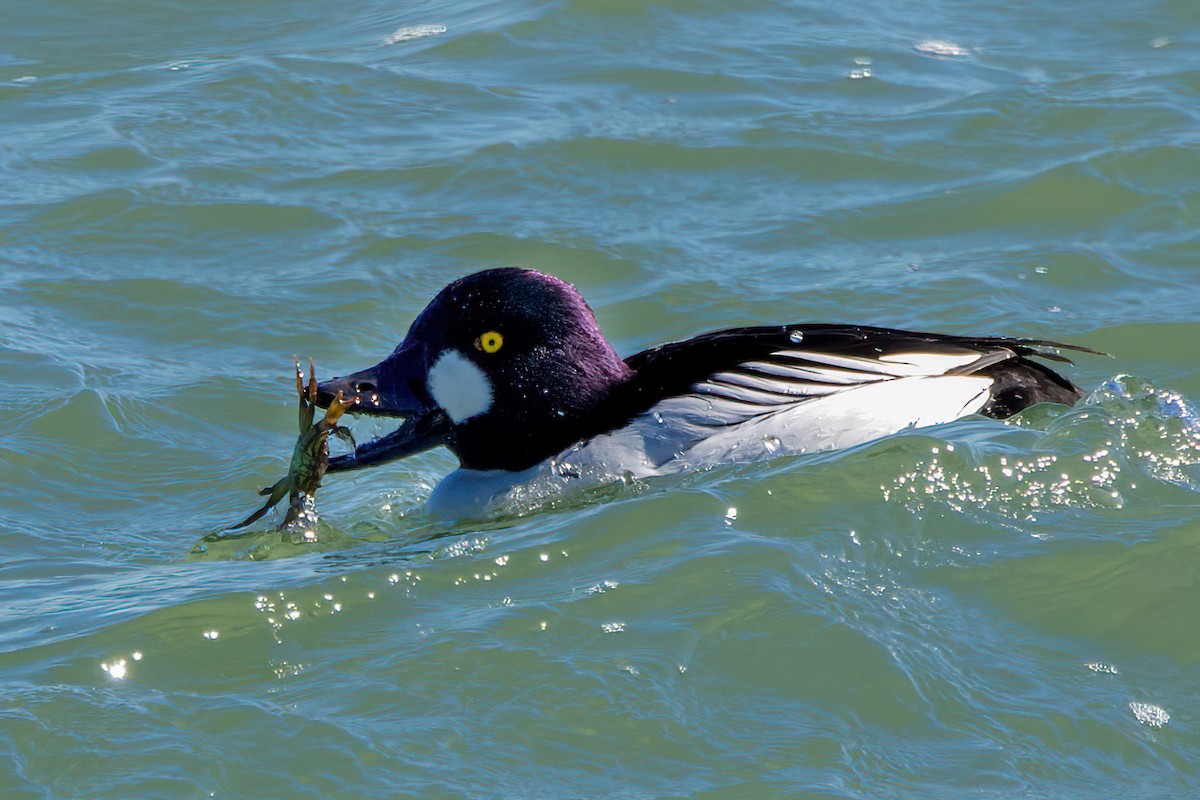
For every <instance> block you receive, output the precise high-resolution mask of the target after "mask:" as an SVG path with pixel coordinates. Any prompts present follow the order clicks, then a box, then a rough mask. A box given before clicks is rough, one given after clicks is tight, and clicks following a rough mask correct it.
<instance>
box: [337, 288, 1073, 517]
mask: <svg viewBox="0 0 1200 800" xmlns="http://www.w3.org/2000/svg"><path fill="white" fill-rule="evenodd" d="M1063 348H1065V349H1071V350H1079V351H1084V352H1094V351H1089V350H1087V349H1086V348H1081V347H1075V346H1071V345H1062V344H1055V343H1053V342H1044V341H1035V340H1029V339H1011V338H1005V337H972V336H946V335H941V334H933V333H915V332H912V331H901V330H890V329H886V328H870V327H864V326H860V325H825V324H814V325H803V324H800V325H772V326H767V327H754V328H734V329H731V330H723V331H716V332H713V333H706V334H702V335H700V336H696V337H694V338H692V339H688V340H687V341H682V342H671V343H669V344H663V345H659V346H658V347H655V348H652V349H650V350H646V351H644V352H641V353H637V354H636V355H632V356H630V357H628V358H626V359H622V358H621V357H620V356H618V355H617V353H616V351H615V350H614V349H613V348H612V345H610V344H609V343H608V341H607V340H606V339H605V338H604V334H602V333H601V332H600V327H599V326H598V325H597V324H596V318H595V316H594V315H593V314H592V310H591V308H589V307H588V305H587V303H586V302H584V300H583V298H582V297H581V296H580V294H579V292H578V291H577V290H576V289H575V287H574V286H572V285H571V284H569V283H567V282H565V281H562V280H560V279H558V278H555V277H552V276H550V275H545V274H543V273H540V272H535V271H533V270H528V269H519V268H503V269H490V270H485V271H483V272H478V273H475V274H474V275H468V276H467V277H465V278H462V279H460V280H457V281H455V282H454V283H451V284H450V285H449V286H447V287H446V288H444V289H442V291H441V292H439V293H438V295H437V296H436V297H435V298H434V299H433V301H432V302H430V303H429V305H428V306H426V308H425V310H424V311H422V312H421V314H420V315H419V316H418V317H417V319H416V321H415V322H413V324H412V327H410V328H409V331H408V335H407V336H406V337H405V338H404V341H402V342H401V343H400V344H399V346H397V347H396V349H395V350H394V351H393V352H392V354H391V355H390V356H388V357H387V358H385V359H384V360H383V361H381V362H379V363H378V364H376V365H375V366H373V367H370V368H368V369H365V370H362V371H361V372H356V373H354V374H352V375H347V376H346V377H344V378H335V379H334V380H331V381H326V382H324V383H322V384H321V386H320V395H319V399H318V404H319V405H322V406H327V405H328V403H329V402H330V401H331V400H332V399H333V398H334V397H335V396H336V394H337V392H339V391H341V392H342V393H343V395H344V397H345V398H347V399H349V400H356V401H357V405H356V406H355V407H354V408H353V413H359V414H371V415H381V416H389V417H403V418H404V421H403V422H402V423H401V424H400V426H399V428H398V429H396V430H395V431H393V432H392V433H389V434H387V435H385V436H382V437H380V438H379V439H376V440H374V441H370V442H365V443H363V444H360V445H358V446H357V447H356V448H355V449H354V452H353V453H350V454H346V455H343V456H338V457H334V458H333V459H331V460H330V463H329V471H331V472H334V471H340V470H349V469H357V468H360V467H366V466H371V465H375V464H381V463H384V462H386V461H391V460H393V459H397V458H402V457H404V456H408V455H411V454H413V453H417V452H420V451H422V450H426V449H428V448H431V447H434V446H436V445H445V446H446V447H447V448H449V450H450V451H451V452H452V453H454V455H455V456H457V457H458V461H459V464H460V469H458V470H457V471H455V472H454V473H452V474H451V475H450V476H448V477H447V478H445V479H444V480H443V481H442V482H441V483H440V484H439V485H438V487H437V488H436V489H435V490H434V493H433V496H432V497H431V498H430V502H429V505H430V507H431V508H432V509H433V510H434V511H435V512H436V513H441V514H445V515H455V514H457V515H465V514H472V513H477V512H479V511H481V510H483V508H484V507H486V506H487V504H488V503H489V502H491V501H493V500H494V499H496V498H497V497H498V496H501V495H503V494H505V492H506V491H508V490H510V489H512V488H513V487H514V486H517V485H519V484H521V483H523V482H525V481H527V480H530V479H531V478H533V477H535V476H536V475H537V474H538V473H539V471H542V470H545V469H547V468H548V467H547V465H550V466H551V467H553V468H554V469H556V470H557V473H556V474H558V475H560V476H561V475H568V476H569V475H572V474H578V473H579V471H581V470H589V471H590V474H607V475H610V476H611V477H617V476H621V475H632V476H635V477H646V476H651V475H661V474H666V473H673V472H679V471H682V470H684V469H696V468H699V467H704V466H710V465H713V464H717V463H725V462H730V461H748V460H755V459H759V458H763V457H767V456H771V455H775V454H784V453H806V452H813V451H818V450H831V449H836V448H843V447H850V446H853V445H857V444H861V443H863V442H867V441H870V440H872V439H878V438H880V437H883V436H886V435H888V434H892V433H896V432H898V431H901V430H904V429H907V428H914V427H923V426H927V425H937V424H941V423H945V422H949V421H951V420H954V419H958V418H959V417H964V416H967V415H969V414H983V415H986V416H990V417H996V418H1004V417H1008V416H1011V415H1012V414H1015V413H1017V412H1018V411H1021V410H1022V409H1024V408H1027V407H1029V406H1031V405H1034V404H1035V403H1042V402H1053V403H1065V404H1071V403H1074V402H1075V401H1076V400H1078V399H1079V398H1080V397H1081V396H1082V392H1081V391H1080V389H1079V387H1077V386H1076V385H1075V384H1073V383H1071V381H1069V380H1067V379H1066V378H1063V377H1062V376H1061V375H1059V374H1057V373H1056V372H1054V371H1053V370H1051V369H1049V368H1047V367H1046V366H1044V365H1042V364H1040V363H1038V362H1036V361H1033V360H1032V359H1033V358H1034V357H1038V358H1043V359H1049V360H1051V361H1059V362H1066V363H1069V361H1068V360H1067V359H1066V358H1064V357H1063V356H1061V355H1059V354H1058V353H1057V352H1056V350H1058V349H1063Z"/></svg>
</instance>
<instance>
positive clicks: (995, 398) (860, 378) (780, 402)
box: [626, 325, 1090, 447]
mask: <svg viewBox="0 0 1200 800" xmlns="http://www.w3.org/2000/svg"><path fill="white" fill-rule="evenodd" d="M1058 349H1073V350H1083V349H1084V348H1076V347H1070V346H1066V345H1059V344H1055V343H1052V342H1042V341H1033V340H1026V339H1009V338H984V337H960V336H945V335H938V334H927V333H917V332H912V331H900V330H891V329H886V328H869V327H860V326H844V325H788V326H780V327H770V328H738V329H734V330H727V331H718V332H715V333H709V334H705V335H703V336H698V337H696V338H694V339H690V340H687V341H684V342H673V343H670V344H665V345H662V346H660V347H656V348H654V349H652V350H647V351H644V352H642V353H638V354H637V355H634V356H631V357H630V358H628V359H626V363H627V364H628V365H629V366H630V367H631V368H633V369H634V370H635V378H634V380H633V381H632V382H631V383H630V386H629V395H628V396H627V406H626V407H627V408H628V409H629V411H631V412H633V414H632V415H636V414H642V413H648V414H653V415H655V416H661V415H664V414H669V415H670V416H671V417H672V419H673V420H681V421H683V422H685V423H686V425H687V427H688V428H689V429H690V433H689V434H688V435H687V436H685V437H684V438H685V439H691V440H698V439H700V438H703V437H705V436H712V435H716V434H718V433H720V431H721V429H725V428H729V427H731V426H737V425H741V424H742V423H748V422H752V421H755V420H757V419H759V418H763V417H768V416H774V415H780V414H784V413H789V412H791V411H792V410H794V409H796V408H798V407H800V406H802V405H803V404H811V403H813V402H814V401H817V400H821V399H823V402H822V403H820V404H819V405H820V407H821V412H820V415H814V414H813V413H810V414H808V416H809V417H810V418H811V420H812V421H813V422H814V423H820V424H824V425H826V426H827V427H828V426H833V427H836V426H837V425H843V426H848V425H853V424H855V422H856V421H859V422H860V423H862V425H863V429H864V431H865V430H867V429H872V419H871V417H877V418H878V422H880V423H881V424H883V425H884V427H886V426H889V425H890V426H891V427H893V428H895V429H896V430H899V429H902V428H904V427H906V426H907V425H916V424H922V425H923V424H936V421H939V420H940V421H946V420H948V419H954V418H956V417H957V416H962V415H964V414H970V413H976V412H979V413H984V414H990V415H992V416H997V417H1004V416H1009V415H1010V414H1013V413H1015V412H1016V411H1019V410H1021V409H1022V408H1025V407H1027V406H1029V405H1032V404H1034V403H1036V402H1043V401H1053V402H1062V403H1071V402H1074V401H1075V400H1076V399H1078V398H1079V396H1080V392H1079V389H1078V388H1077V387H1076V386H1075V385H1074V384H1072V383H1071V382H1070V381H1068V380H1066V379H1065V378H1063V377H1061V376H1060V375H1058V374H1057V373H1055V372H1054V371H1052V370H1050V369H1048V368H1047V367H1045V366H1043V365H1041V364H1038V363H1036V362H1034V361H1031V360H1030V359H1031V358H1032V357H1040V358H1046V359H1049V360H1054V361H1064V362H1065V361H1067V359H1065V358H1064V357H1063V356H1061V355H1060V354H1058V353H1057V352H1056V350H1058ZM1089 352H1090V351H1089ZM967 377H970V378H973V379H974V380H970V381H966V380H939V381H936V382H932V381H930V380H929V379H935V378H936V379H951V378H959V379H962V378H967ZM913 379H919V380H913ZM868 387H876V388H874V389H872V390H870V391H864V390H866V389H868ZM885 387H886V388H885ZM931 404H936V406H937V407H936V408H932V407H931ZM897 405H901V406H904V405H907V406H910V407H911V408H904V407H897ZM839 409H840V410H841V412H842V413H841V415H840V416H838V414H837V412H838V410H839ZM632 415H631V416H632ZM792 416H796V415H792ZM885 420H886V421H885ZM905 420H908V421H907V422H906V421H905ZM929 420H935V422H930V421H929ZM876 427H878V426H876ZM889 432H890V431H889ZM672 438H673V439H678V438H680V437H679V436H675V437H672ZM852 439H853V437H852V436H848V437H842V439H839V440H838V441H850V440H852ZM687 444H688V441H672V446H684V447H686V446H687ZM839 446H844V445H839Z"/></svg>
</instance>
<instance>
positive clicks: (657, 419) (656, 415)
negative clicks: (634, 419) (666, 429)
mask: <svg viewBox="0 0 1200 800" xmlns="http://www.w3.org/2000/svg"><path fill="white" fill-rule="evenodd" d="M654 421H655V422H657V423H658V424H659V425H662V424H664V423H665V422H666V420H664V419H663V415H662V414H660V413H658V412H657V411H655V412H654Z"/></svg>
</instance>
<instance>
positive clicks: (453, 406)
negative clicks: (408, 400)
mask: <svg viewBox="0 0 1200 800" xmlns="http://www.w3.org/2000/svg"><path fill="white" fill-rule="evenodd" d="M425 385H426V386H427V387H428V389H429V394H430V395H432V396H433V400H434V402H435V403H437V404H438V405H439V406H441V407H442V410H443V411H445V412H446V415H447V416H448V417H450V419H451V421H453V422H454V423H455V424H458V423H459V422H462V421H463V420H467V419H470V418H471V417H474V416H477V415H479V414H482V413H483V412H485V411H487V410H488V409H489V408H491V407H492V384H491V382H490V381H489V380H488V379H487V375H485V374H483V370H481V369H480V368H479V367H477V366H475V365H474V364H473V363H471V360H470V359H469V358H467V357H466V356H464V355H463V354H462V353H460V352H459V351H457V350H447V351H446V352H444V353H442V355H441V356H439V357H438V360H437V361H436V362H434V365H433V366H432V367H431V368H430V369H429V380H428V381H427V382H426V384H425Z"/></svg>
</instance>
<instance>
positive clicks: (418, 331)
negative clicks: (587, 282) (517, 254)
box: [320, 267, 630, 470]
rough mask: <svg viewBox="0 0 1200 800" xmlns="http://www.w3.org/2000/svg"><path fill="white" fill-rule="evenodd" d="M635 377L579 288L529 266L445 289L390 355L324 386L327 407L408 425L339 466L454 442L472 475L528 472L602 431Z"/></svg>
mask: <svg viewBox="0 0 1200 800" xmlns="http://www.w3.org/2000/svg"><path fill="white" fill-rule="evenodd" d="M629 374H630V371H629V368H628V367H626V366H625V363H624V362H623V361H622V360H621V359H620V357H618V356H617V354H616V352H615V351H614V350H613V349H612V347H611V346H610V345H609V343H608V341H607V340H606V339H605V338H604V335H603V334H602V333H601V332H600V328H599V326H598V325H597V324H596V318H595V316H594V315H593V314H592V310H591V309H590V308H589V307H588V305H587V303H585V302H584V300H583V298H582V297H581V296H580V295H579V292H578V291H576V289H575V287H574V286H572V285H571V284H569V283H567V282H565V281H562V280H559V279H558V278H554V277H551V276H550V275H544V274H542V273H540V272H535V271H533V270H528V269H518V268H512V267H509V268H503V269H491V270H486V271H484V272H477V273H475V274H474V275H468V276H467V277H465V278H461V279H459V280H457V281H455V282H454V283H451V284H450V285H449V286H447V287H446V288H445V289H443V290H442V291H441V292H439V293H438V295H437V297H435V298H434V299H433V300H432V301H431V302H430V303H429V305H428V306H426V308H425V310H424V311H422V312H421V314H420V315H419V316H418V317H417V319H416V320H415V321H414V322H413V324H412V327H410V328H409V331H408V335H407V336H406V337H405V338H404V341H403V342H401V343H400V345H399V346H398V347H397V348H396V349H395V351H394V352H393V353H392V354H391V355H390V356H388V357H387V358H386V359H384V360H383V361H381V362H380V363H378V364H376V365H375V366H373V367H371V368H369V369H365V370H362V371H361V372H356V373H354V374H353V375H347V376H346V377H344V378H337V379H334V380H331V381H327V382H325V383H323V384H321V401H320V402H321V404H322V405H325V404H327V403H328V402H329V400H330V399H331V398H332V397H333V395H334V394H336V393H337V392H338V391H339V390H340V391H342V392H343V394H344V395H345V396H346V397H348V398H357V399H358V405H357V406H356V407H355V409H354V411H355V413H365V414H377V415H384V416H396V417H404V418H405V421H404V423H403V424H402V425H401V427H400V428H399V429H398V430H397V431H395V432H393V433H391V434H388V435H387V436H384V437H383V438H381V439H378V440H376V441H374V442H367V443H365V444H362V445H360V446H359V447H358V448H356V450H355V454H354V455H353V456H347V457H345V459H344V460H342V461H338V460H335V461H333V462H331V464H330V468H331V469H347V468H353V467H357V466H367V465H368V464H374V463H380V462H382V461H390V460H392V459H395V458H401V457H403V456H406V455H409V454H411V453H414V452H417V451H419V450H423V449H426V448H429V447H433V446H435V445H438V444H445V445H446V446H447V447H449V448H450V450H451V451H453V452H454V454H455V455H456V456H458V459H459V461H460V462H461V464H462V466H463V467H465V468H468V469H508V470H518V469H524V468H526V467H529V466H532V465H533V464H536V463H537V462H539V461H541V460H543V459H545V458H548V457H550V456H552V455H555V454H556V453H558V452H560V451H561V450H563V449H565V448H566V447H568V446H570V445H571V444H572V443H574V442H575V441H577V440H578V439H580V438H583V437H585V436H588V435H591V434H592V433H594V431H593V430H591V425H590V421H591V420H592V419H594V418H595V416H596V410H597V408H598V407H599V405H600V404H601V403H602V402H603V401H604V399H605V398H607V397H608V396H609V395H610V393H611V392H612V390H613V389H614V388H616V387H617V386H619V385H621V384H622V383H624V382H625V381H626V380H627V379H628V377H629Z"/></svg>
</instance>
